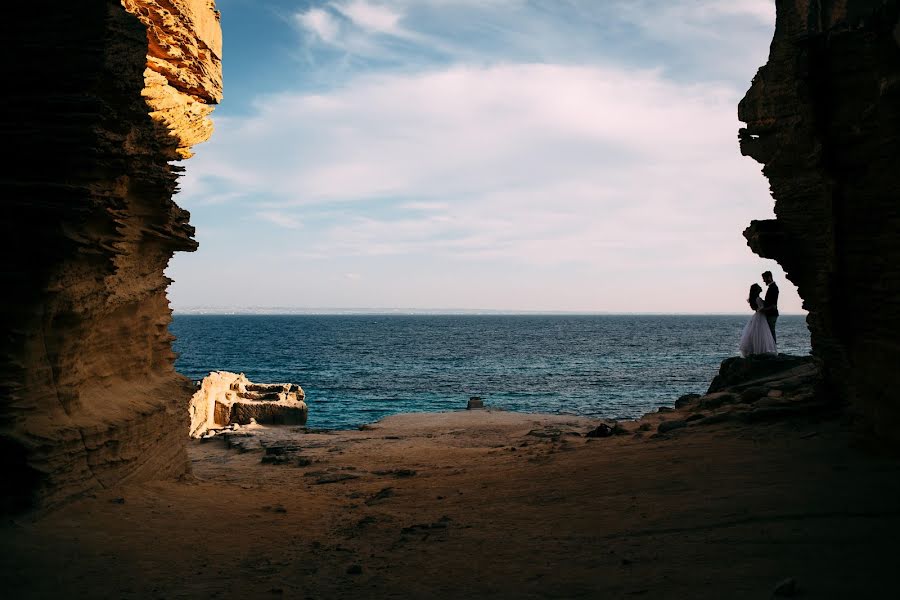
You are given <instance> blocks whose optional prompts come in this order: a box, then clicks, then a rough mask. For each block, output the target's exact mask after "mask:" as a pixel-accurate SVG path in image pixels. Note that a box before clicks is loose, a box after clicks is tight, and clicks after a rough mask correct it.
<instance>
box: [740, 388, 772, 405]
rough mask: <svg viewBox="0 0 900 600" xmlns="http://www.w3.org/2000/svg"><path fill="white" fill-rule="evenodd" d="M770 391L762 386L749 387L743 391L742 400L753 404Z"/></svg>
mask: <svg viewBox="0 0 900 600" xmlns="http://www.w3.org/2000/svg"><path fill="white" fill-rule="evenodd" d="M768 393H769V389H768V388H765V387H762V386H754V387H749V388H747V389H746V390H744V391H742V392H741V402H743V403H744V404H752V403H753V402H756V401H757V400H759V399H760V398H764V397H765V396H766V394H768Z"/></svg>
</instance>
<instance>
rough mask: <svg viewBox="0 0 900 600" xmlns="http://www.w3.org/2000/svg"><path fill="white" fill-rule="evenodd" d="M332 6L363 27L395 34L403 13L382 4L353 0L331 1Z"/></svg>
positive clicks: (398, 30)
mask: <svg viewBox="0 0 900 600" xmlns="http://www.w3.org/2000/svg"><path fill="white" fill-rule="evenodd" d="M332 6H333V7H334V8H335V9H336V10H338V11H340V12H341V14H343V15H344V16H345V17H347V18H348V19H350V20H351V21H353V23H354V24H355V25H357V26H358V27H361V28H363V29H367V30H369V31H376V32H378V33H387V34H397V33H398V32H400V31H401V30H400V29H399V27H398V23H399V22H400V20H401V19H402V18H403V13H401V12H400V11H398V10H394V9H391V8H389V7H388V6H385V5H383V4H372V3H371V2H365V1H364V0H353V1H352V2H344V3H333V4H332Z"/></svg>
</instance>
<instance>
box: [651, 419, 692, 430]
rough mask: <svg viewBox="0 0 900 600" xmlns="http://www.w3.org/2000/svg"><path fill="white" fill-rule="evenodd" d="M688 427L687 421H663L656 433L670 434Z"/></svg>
mask: <svg viewBox="0 0 900 600" xmlns="http://www.w3.org/2000/svg"><path fill="white" fill-rule="evenodd" d="M687 426H688V424H687V421H663V422H662V423H660V424H659V425H658V426H657V428H656V431H658V432H659V433H669V432H670V431H675V430H676V429H681V428H683V427H687Z"/></svg>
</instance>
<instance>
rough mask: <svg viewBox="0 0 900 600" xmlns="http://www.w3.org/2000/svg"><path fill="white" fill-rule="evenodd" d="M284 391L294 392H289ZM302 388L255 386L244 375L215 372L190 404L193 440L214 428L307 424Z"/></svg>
mask: <svg viewBox="0 0 900 600" xmlns="http://www.w3.org/2000/svg"><path fill="white" fill-rule="evenodd" d="M284 390H293V391H289V392H286V391H284ZM304 398H305V394H304V392H303V388H301V387H300V386H298V385H296V384H290V383H273V384H260V383H252V382H251V381H250V380H248V379H247V377H246V376H244V374H243V373H240V374H237V373H229V372H228V371H216V372H214V373H210V374H209V375H208V376H206V377H204V378H203V381H201V382H200V389H198V390H197V391H196V392H195V393H194V395H193V397H192V398H191V402H190V415H191V426H190V435H191V436H192V437H200V436H202V435H203V434H204V433H205V432H206V431H207V430H208V429H210V428H212V427H217V426H218V427H224V426H226V425H230V424H240V425H246V424H249V423H250V422H251V420H255V421H256V422H257V423H259V424H261V425H266V424H271V425H305V424H306V419H307V415H308V409H307V406H306V402H304V401H303V400H304Z"/></svg>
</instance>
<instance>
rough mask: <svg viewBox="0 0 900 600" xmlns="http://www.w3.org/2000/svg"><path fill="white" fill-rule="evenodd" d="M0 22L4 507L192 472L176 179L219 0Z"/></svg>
mask: <svg viewBox="0 0 900 600" xmlns="http://www.w3.org/2000/svg"><path fill="white" fill-rule="evenodd" d="M17 12H21V13H22V14H19V15H15V16H16V18H15V19H12V17H10V19H12V21H14V22H15V23H16V25H15V27H8V28H4V33H3V34H2V35H3V37H4V38H5V39H4V45H5V46H6V47H11V48H13V49H15V50H16V56H17V59H16V60H12V61H8V62H7V72H8V73H10V75H11V76H8V77H7V83H8V84H10V87H9V88H7V89H8V90H9V91H7V92H6V93H5V96H4V98H3V100H2V102H3V110H2V111H0V115H2V116H0V122H2V131H3V137H4V139H6V140H7V142H8V144H9V146H10V147H11V148H14V156H13V158H11V159H8V160H7V161H5V162H4V163H3V171H4V174H3V178H2V184H0V185H2V189H3V197H4V199H5V202H4V204H5V206H4V208H5V210H6V214H5V215H4V219H3V235H2V236H0V238H2V244H3V248H2V253H0V255H2V258H0V260H2V263H3V274H4V280H5V283H6V293H4V294H3V297H2V300H0V302H2V304H3V306H2V310H0V315H2V316H0V319H2V321H3V331H4V336H3V338H2V342H0V344H2V347H0V350H2V353H3V363H2V372H0V456H2V457H3V458H2V460H3V466H4V467H5V469H4V479H5V485H4V487H5V488H6V490H7V495H6V496H5V497H4V499H3V500H4V503H5V504H4V506H3V507H2V508H3V509H6V510H9V509H23V508H28V507H31V506H35V505H41V506H48V505H53V504H56V503H59V502H61V501H64V500H65V499H67V498H69V497H72V496H74V495H77V494H79V493H82V492H84V491H86V490H90V489H92V488H96V487H98V486H108V485H112V484H115V483H118V482H121V481H123V480H125V479H129V478H132V479H133V478H147V477H157V476H167V475H173V474H178V473H181V472H184V470H185V469H186V468H187V467H186V454H185V452H184V443H185V441H184V440H185V438H186V437H187V436H186V435H185V434H186V433H187V429H188V413H187V410H186V408H187V404H188V400H189V398H190V396H191V394H192V393H193V389H192V386H191V384H190V382H189V381H188V380H186V379H185V378H184V377H182V376H180V375H178V374H177V373H176V372H175V370H174V366H173V364H174V355H173V352H172V350H171V337H170V335H169V333H168V324H169V322H170V320H171V311H170V309H169V306H168V301H167V299H166V287H167V286H168V284H169V280H168V279H167V278H166V277H165V276H164V275H163V269H165V267H166V265H167V264H168V261H169V259H170V258H171V256H172V254H173V253H174V252H175V251H178V250H187V251H191V250H194V249H195V248H196V242H195V241H194V240H193V239H192V235H193V231H194V230H193V227H191V226H190V225H189V224H188V217H189V215H188V213H187V212H186V211H184V210H182V209H181V208H179V207H178V206H177V205H176V204H175V203H174V202H173V201H172V195H173V193H174V192H175V190H176V178H177V175H178V171H179V170H181V167H178V166H175V165H171V164H170V162H169V161H170V160H172V159H175V158H179V157H184V156H188V155H189V146H190V144H193V143H196V142H199V141H202V140H203V139H205V138H206V137H207V136H208V135H209V133H210V132H211V130H212V127H211V123H210V122H209V120H208V118H207V115H208V113H209V111H210V110H211V105H212V104H214V103H216V102H217V101H218V100H219V98H220V97H221V75H220V74H221V69H220V54H221V50H220V44H221V42H220V34H219V26H218V14H217V13H216V12H215V10H214V6H213V3H212V2H211V1H209V0H158V1H152V0H147V1H144V0H126V1H125V2H124V3H120V2H119V1H113V0H84V1H83V2H78V3H71V2H67V3H62V2H51V3H50V5H49V6H46V5H42V6H41V8H37V7H25V8H24V10H21V11H17Z"/></svg>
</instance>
